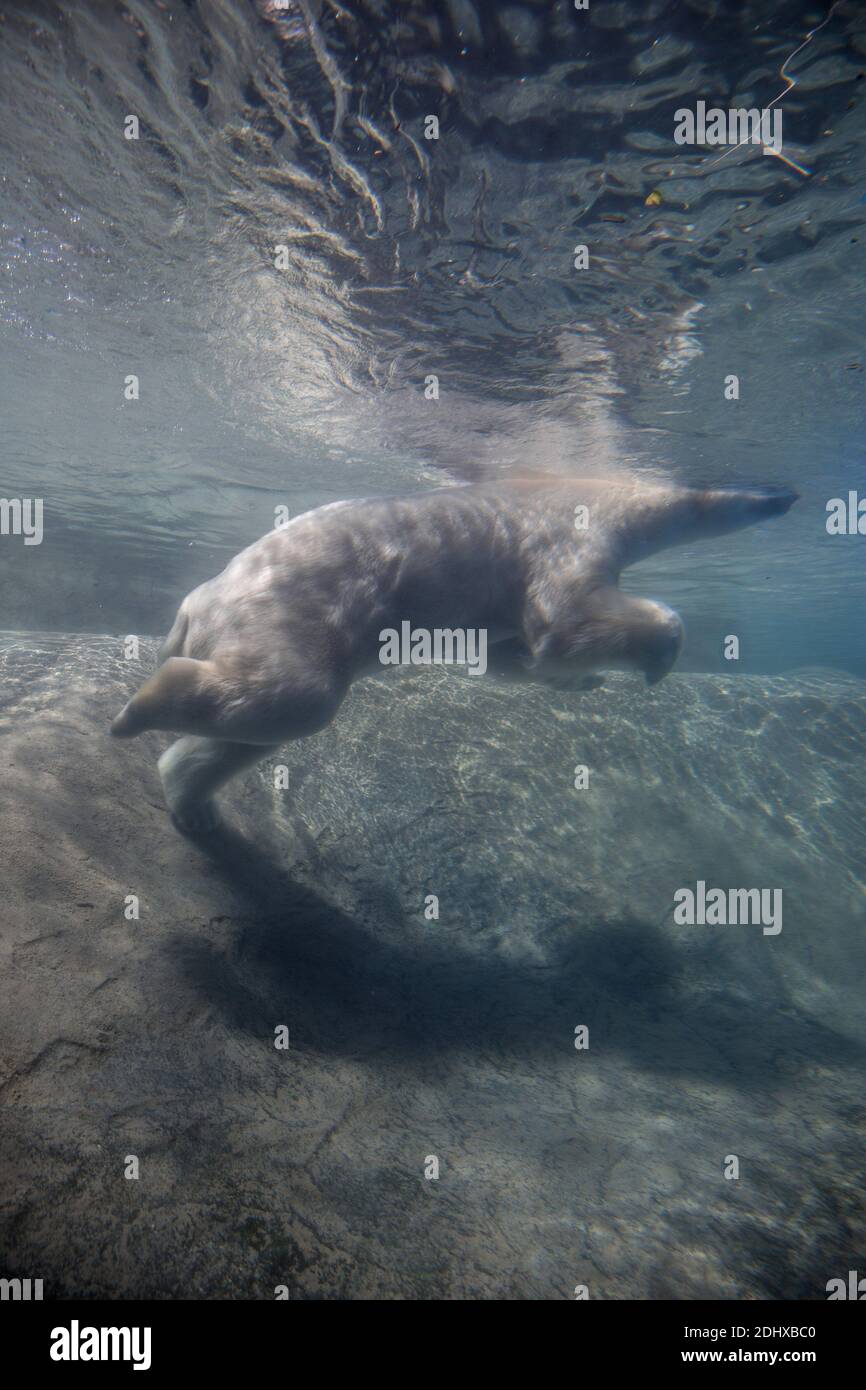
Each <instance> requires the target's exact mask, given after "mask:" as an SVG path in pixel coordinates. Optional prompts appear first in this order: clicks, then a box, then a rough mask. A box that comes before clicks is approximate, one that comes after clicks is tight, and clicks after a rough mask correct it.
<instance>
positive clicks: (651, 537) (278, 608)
mask: <svg viewBox="0 0 866 1390" xmlns="http://www.w3.org/2000/svg"><path fill="white" fill-rule="evenodd" d="M796 496H797V494H796V493H794V492H792V491H790V490H788V489H785V488H764V487H762V488H751V489H741V490H736V489H728V488H717V489H693V488H682V487H677V486H667V485H648V484H644V483H641V482H633V481H629V482H625V483H623V482H618V483H611V482H606V481H598V480H583V481H580V480H572V479H563V478H554V479H549V480H539V479H531V480H526V481H520V480H510V481H502V482H488V483H479V484H467V485H457V486H453V487H443V488H437V489H435V490H431V491H429V492H424V493H420V494H417V495H413V496H405V497H384V498H372V499H365V500H362V501H349V502H332V503H329V504H328V505H326V506H322V507H318V508H316V509H315V510H314V511H310V512H306V513H304V514H303V515H302V516H298V517H296V518H294V519H293V520H292V521H290V522H289V523H288V525H286V526H284V527H283V528H281V529H279V530H274V531H273V532H271V533H270V534H269V535H267V536H263V537H262V539H261V540H258V541H256V542H255V544H254V545H251V546H249V547H248V548H247V549H246V550H243V551H241V553H240V554H239V555H237V556H236V557H235V558H234V559H233V560H232V561H231V562H230V564H229V565H227V566H226V568H225V569H224V570H223V572H222V573H221V574H219V575H217V577H216V578H215V579H211V580H209V581H208V582H207V583H205V584H201V585H200V586H199V587H198V588H197V589H194V590H193V591H192V593H191V594H189V595H188V596H187V597H186V598H185V599H184V601H183V603H182V604H181V606H180V610H179V612H178V615H177V619H176V620H175V623H174V626H173V627H172V629H171V632H170V633H169V635H168V638H167V639H166V642H165V644H164V645H163V647H162V650H161V652H160V666H159V669H158V670H157V672H156V674H155V675H153V676H152V677H151V678H150V680H148V681H146V682H145V684H144V685H143V686H142V687H141V689H140V690H139V691H138V692H137V693H136V694H135V695H134V696H133V698H132V699H131V700H130V701H129V703H128V704H127V705H126V706H125V707H124V708H123V709H122V710H121V712H120V714H118V716H117V718H116V719H115V720H114V722H113V724H112V726H111V732H112V734H114V735H115V736H116V737H118V738H133V737H135V736H136V735H137V734H140V733H143V732H144V731H145V730H147V729H166V730H169V731H171V732H172V733H175V734H181V735H183V737H182V738H180V739H179V740H178V741H177V742H175V743H173V744H172V746H171V747H170V748H169V749H168V750H167V752H165V753H164V754H163V755H162V757H161V758H160V759H159V772H160V776H161V778H162V784H163V788H164V791H165V796H166V800H167V802H168V806H169V809H170V811H171V813H172V816H173V819H174V821H175V823H176V825H177V826H178V828H179V829H181V830H183V831H188V832H197V831H202V830H207V829H210V828H212V827H213V826H214V825H215V824H216V820H217V817H216V809H215V806H214V802H213V796H214V793H215V792H216V791H217V790H218V789H219V787H221V786H222V785H223V784H224V783H225V782H226V781H228V779H229V778H230V777H233V776H234V775H235V774H236V773H238V772H240V771H241V770H242V769H244V768H246V767H249V766H250V765H251V764H253V763H255V762H257V761H258V760H259V759H261V758H263V757H265V756H267V754H268V753H270V752H272V751H273V749H274V748H276V747H277V746H278V745H279V744H281V743H283V742H284V741H285V740H287V739H294V738H304V737H306V735H308V734H313V733H316V732H317V731H318V730H320V729H323V728H324V727H325V726H326V725H327V724H329V723H330V721H331V720H332V719H333V718H334V715H335V714H336V713H337V710H338V709H339V707H340V704H341V702H342V700H343V698H344V696H345V694H346V692H347V690H348V689H349V686H350V685H351V683H352V681H353V680H355V679H356V678H357V677H359V676H362V675H364V674H369V673H371V672H373V671H381V670H382V667H381V665H380V657H381V646H382V640H381V638H382V634H383V631H384V630H386V629H394V630H399V629H400V627H401V624H402V623H403V622H406V621H408V622H410V623H411V624H412V627H413V629H425V630H428V631H429V630H434V629H442V628H447V629H451V630H454V629H464V630H468V629H475V630H482V631H484V632H485V633H486V634H487V641H488V643H489V644H490V647H491V659H490V667H491V669H492V670H493V671H494V672H497V673H498V674H500V675H503V676H505V677H506V678H520V679H532V680H540V681H547V682H550V683H552V684H554V685H563V684H565V685H568V686H571V687H572V688H576V689H586V688H590V687H593V686H595V685H598V684H600V683H601V682H600V680H599V678H598V677H597V676H596V675H595V674H594V673H595V672H597V671H599V670H605V669H609V668H613V667H625V668H631V669H634V670H637V671H639V672H641V673H643V675H644V676H645V678H646V681H647V683H648V684H650V685H654V684H656V683H657V682H658V681H660V680H661V679H662V678H663V677H664V676H665V675H667V673H668V672H669V671H670V669H671V667H672V666H673V664H674V662H675V661H676V659H677V656H678V655H679V652H680V649H681V647H682V643H683V625H682V622H681V621H680V618H679V617H678V615H677V614H676V613H675V612H674V611H673V610H672V609H671V608H668V607H667V606H666V605H665V604H662V603H656V602H653V601H650V600H648V599H643V598H633V597H629V596H627V595H625V594H623V593H621V592H620V590H619V588H618V587H617V584H618V579H619V575H620V572H621V570H622V569H623V568H624V567H625V566H626V565H630V564H634V563H635V561H638V560H642V559H644V558H645V557H646V556H648V555H651V554H653V553H654V552H655V551H657V550H660V549H663V548H664V547H666V546H671V545H676V544H678V543H681V542H685V541H692V540H695V539H698V538H700V537H703V536H719V535H723V534H725V533H726V532H729V531H734V530H737V529H739V528H740V527H743V526H748V525H750V524H751V523H752V522H756V521H760V520H762V519H764V518H767V517H772V516H777V515H780V514H782V513H784V512H786V511H787V510H788V508H789V507H790V506H791V505H792V503H793V502H794V501H795V500H796Z"/></svg>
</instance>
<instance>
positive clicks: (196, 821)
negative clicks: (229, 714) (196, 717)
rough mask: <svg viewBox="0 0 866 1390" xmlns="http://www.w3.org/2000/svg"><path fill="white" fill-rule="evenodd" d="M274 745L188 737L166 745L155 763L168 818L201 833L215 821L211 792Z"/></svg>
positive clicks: (188, 830)
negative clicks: (170, 817)
mask: <svg viewBox="0 0 866 1390" xmlns="http://www.w3.org/2000/svg"><path fill="white" fill-rule="evenodd" d="M275 747H277V745H276V744H273V745H270V744H261V743H228V742H224V741H222V740H220V739H215V738H197V737H194V736H188V737H186V738H179V739H178V740H177V742H176V743H173V744H172V745H171V747H170V748H167V749H166V751H165V752H164V753H163V755H162V757H161V758H160V759H159V762H158V763H157V767H158V768H159V775H160V778H161V779H162V788H163V791H164V793H165V799H166V802H167V803H168V809H169V810H170V812H171V816H172V820H173V821H174V823H175V825H176V826H177V827H178V829H179V830H185V831H186V832H187V833H192V834H196V833H202V832H204V831H208V830H213V829H214V828H215V826H217V825H218V824H219V815H218V812H217V809H216V805H215V803H214V801H213V799H212V798H213V796H214V793H215V792H217V791H218V790H219V788H220V787H221V786H223V785H224V784H225V783H226V782H227V781H228V780H229V778H230V777H234V776H235V774H236V773H238V772H242V771H243V770H244V768H247V767H252V765H253V763H257V762H259V761H260V760H261V759H262V758H266V757H267V756H268V754H269V753H271V752H273V749H274V748H275Z"/></svg>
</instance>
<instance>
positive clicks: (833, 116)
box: [0, 0, 866, 1300]
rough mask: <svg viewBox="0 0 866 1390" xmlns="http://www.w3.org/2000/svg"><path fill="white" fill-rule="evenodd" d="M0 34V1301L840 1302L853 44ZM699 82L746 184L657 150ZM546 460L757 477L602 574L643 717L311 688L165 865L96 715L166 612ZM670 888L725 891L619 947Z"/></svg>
mask: <svg viewBox="0 0 866 1390" xmlns="http://www.w3.org/2000/svg"><path fill="white" fill-rule="evenodd" d="M0 20H2V23H0V151H2V160H0V165H2V172H0V392H2V403H3V410H2V427H3V451H2V455H3V461H2V485H0V491H2V504H3V505H2V509H0V522H2V527H0V531H2V534H0V732H2V734H3V741H2V746H3V748H4V749H5V752H6V762H5V766H4V778H3V780H2V784H0V845H2V858H3V864H4V867H5V874H4V880H5V892H4V898H3V908H2V914H0V919H2V924H3V930H2V942H0V947H2V949H0V1036H2V1046H0V1107H2V1124H0V1267H2V1273H3V1274H4V1275H8V1276H10V1277H11V1276H18V1277H21V1278H26V1277H33V1278H43V1279H44V1280H45V1285H46V1290H47V1291H48V1292H49V1293H50V1294H51V1295H52V1296H64V1297H77V1296H85V1297H104V1298H112V1299H125V1298H135V1297H149V1298H163V1299H164V1298H196V1299H232V1298H237V1299H241V1298H242V1299H253V1298H265V1299H272V1298H273V1297H274V1290H275V1289H276V1288H284V1289H286V1290H288V1293H289V1296H290V1297H291V1298H297V1299H305V1298H308V1299H309V1298H349V1299H370V1298H389V1299H406V1298H425V1299H434V1298H435V1299H446V1298H447V1299H461V1298H466V1299H470V1298H471V1299H563V1298H568V1299H571V1298H573V1297H574V1296H575V1292H574V1291H575V1289H576V1288H578V1287H581V1288H585V1289H587V1290H588V1291H589V1296H590V1297H592V1298H600V1299H622V1300H625V1299H683V1300H686V1299H698V1298H712V1299H741V1298H749V1299H780V1298H797V1299H824V1298H826V1297H827V1292H826V1291H827V1285H828V1281H830V1280H833V1279H835V1278H839V1277H842V1278H844V1277H846V1276H847V1272H848V1271H849V1270H851V1269H857V1268H859V1269H860V1270H861V1272H863V1273H866V1270H864V1269H863V1260H864V1253H863V1252H864V1233H866V1203H864V1196H863V1160H862V1155H863V1144H864V1137H866V1104H864V1100H863V1088H864V1079H866V1023H864V1015H863V1002H862V1001H863V994H864V986H866V943H864V935H863V923H864V892H866V881H864V868H863V865H864V839H863V820H864V792H863V787H864V773H866V747H864V737H866V685H864V679H866V643H864V639H863V632H864V628H863V613H864V602H866V566H864V553H866V552H864V547H866V470H864V466H863V441H862V434H863V429H862V426H863V389H864V373H866V355H864V353H866V347H864V330H863V325H864V322H866V282H864V268H866V178H864V171H866V160H864V146H866V121H864V103H866V11H864V10H863V8H862V7H861V6H859V5H858V4H856V3H854V0H837V3H836V4H832V5H831V4H829V3H828V4H826V5H824V4H822V5H806V4H802V3H799V2H798V3H794V2H793V0H792V2H791V3H783V2H782V0H779V2H778V3H776V0H763V3H761V0H753V3H746V4H738V5H736V6H732V5H728V4H723V3H719V2H718V0H676V2H674V0H671V3H665V0H634V3H632V2H631V0H630V3H628V4H625V3H620V2H619V0H610V3H601V2H600V0H591V3H590V4H589V6H588V7H587V8H586V9H582V10H578V9H577V8H576V7H575V5H574V4H573V3H571V0H520V3H514V4H507V5H503V4H493V3H485V4H482V3H479V0H425V2H424V3H423V4H422V3H419V2H418V0H339V3H337V0H287V3H277V0H257V3H241V0H209V2H208V3H207V4H206V5H205V4H197V3H193V0H188V2H187V3H174V0H128V3H125V4H124V3H110V4H109V3H105V4H102V3H97V0H83V3H80V4H79V3H76V4H57V3H51V2H50V0H34V2H33V3H27V4H18V3H14V0H13V3H11V4H6V5H4V7H3V14H2V16H0ZM777 98H778V99H780V100H779V101H778V102H777ZM698 102H704V103H705V104H706V106H707V107H708V108H721V109H723V110H725V111H727V110H730V109H736V110H741V109H752V108H759V109H768V110H770V109H773V107H774V106H775V108H776V109H777V110H781V112H782V116H783V122H784V126H783V129H784V140H783V144H782V146H781V148H780V150H779V151H777V152H776V153H767V152H766V151H765V150H764V149H762V148H760V147H759V146H756V145H754V144H746V145H743V146H740V147H736V146H735V145H733V144H728V145H726V146H724V147H713V146H708V145H706V144H700V143H698V144H692V145H689V144H679V143H677V141H676V140H675V128H676V124H677V122H676V112H677V111H678V110H679V109H681V108H687V109H690V110H691V109H693V108H695V107H696V104H697V103H698ZM433 117H435V119H436V122H438V126H436V127H435V128H434V129H432V130H431V126H430V120H431V118H433ZM131 118H133V119H132V123H131V124H130V122H131ZM580 247H585V248H586V254H587V263H586V265H585V267H583V268H580V267H579V266H578V265H577V264H576V262H578V261H580V259H581V258H580V256H579V255H578V250H577V249H578V248H580ZM431 383H432V385H431ZM550 474H555V475H559V476H561V477H564V478H587V477H589V478H593V479H602V480H604V481H605V483H606V484H608V485H610V486H611V487H612V488H619V487H626V486H631V485H633V484H635V483H636V482H637V483H647V484H658V483H659V482H660V481H662V482H671V483H677V484H682V485H687V486H692V487H714V488H721V487H723V488H729V489H733V488H754V487H765V486H771V487H780V488H781V487H785V488H793V489H795V490H796V492H797V493H798V494H799V500H798V501H797V503H796V505H795V506H794V507H793V508H792V510H791V511H790V513H789V514H788V515H786V516H784V517H779V518H777V519H774V520H770V521H767V522H762V523H761V524H759V525H755V526H753V527H750V528H749V529H746V530H742V531H737V532H735V533H733V534H730V535H724V536H716V537H714V538H713V537H710V538H707V539H699V538H698V539H694V540H692V541H690V542H689V543H688V544H685V545H682V546H678V547H677V548H672V549H665V550H662V551H661V552H660V553H658V554H655V555H654V556H652V557H651V558H649V559H647V560H646V561H645V562H643V563H640V564H637V565H635V566H634V567H633V568H631V569H629V570H627V571H626V573H625V575H624V577H623V589H624V590H626V591H627V592H628V593H629V594H634V595H641V596H645V597H647V598H651V599H654V600H658V601H661V602H663V603H665V604H668V605H670V606H671V607H673V608H674V609H675V610H676V611H677V612H678V613H679V614H681V616H682V618H683V621H684V623H685V631H686V640H685V645H684V648H683V651H682V654H681V656H680V658H679V661H678V663H677V665H676V668H675V669H674V671H673V673H672V674H671V675H670V676H668V678H667V679H665V680H664V681H663V682H662V683H661V684H660V685H659V686H658V687H657V688H654V689H652V690H651V691H648V690H647V689H646V688H645V686H644V684H643V682H642V681H638V680H637V679H635V676H634V674H633V673H622V672H616V673H614V674H613V675H612V676H610V677H607V678H606V679H605V683H604V686H603V687H602V688H600V689H593V690H589V691H586V692H582V693H575V692H568V691H562V690H553V689H550V688H549V687H546V686H544V685H540V684H526V685H523V684H521V685H515V686H512V685H506V684H503V683H499V682H497V681H495V680H492V679H490V680H475V679H473V678H472V677H471V676H470V675H468V674H467V673H466V672H464V671H459V670H444V669H436V670H432V671H427V672H424V673H422V674H420V675H419V674H417V673H415V672H412V671H408V670H397V671H394V672H391V673H389V674H388V675H387V677H383V678H381V679H380V678H376V679H370V680H361V681H359V682H358V683H357V684H356V685H355V686H354V687H353V689H352V691H351V694H350V696H349V698H348V699H347V700H346V702H345V704H344V705H343V707H342V708H341V709H340V711H339V714H338V715H337V717H336V719H335V720H334V721H333V723H331V724H329V725H328V727H327V728H325V729H323V730H322V731H321V732H317V733H316V734H314V735H313V736H312V737H310V738H307V739H300V740H297V741H294V742H291V743H285V744H284V745H282V746H281V747H280V748H279V750H278V751H276V752H273V753H269V754H268V756H267V757H266V758H265V759H264V761H263V762H262V763H261V764H260V765H259V766H258V767H257V768H256V769H254V770H252V771H250V772H248V773H247V774H246V775H245V776H243V777H240V778H238V779H237V780H236V781H234V782H232V783H231V784H230V786H229V787H228V788H227V789H226V791H225V792H224V794H223V796H222V798H221V804H222V805H223V806H224V810H225V823H224V824H223V825H222V826H221V828H220V829H219V830H218V831H217V832H216V833H215V834H214V836H213V837H211V838H210V839H207V838H206V837H205V838H189V837H184V836H183V835H181V834H180V833H178V830H177V829H176V828H175V827H174V826H173V825H172V823H171V820H170V818H169V816H168V813H167V810H166V806H165V802H164V799H163V795H162V790H161V786H160V780H159V777H158V775H157V770H156V760H157V758H158V757H159V755H160V754H161V752H162V751H163V749H164V748H165V747H166V746H167V742H168V738H167V735H166V734H165V733H158V732H155V731H149V732H146V733H145V734H144V735H143V736H142V737H141V738H140V739H135V740H131V741H128V742H122V743H121V742H117V741H114V740H111V739H110V737H109V734H108V729H109V725H110V723H111V720H112V719H113V718H114V717H115V716H116V715H117V713H118V711H119V710H120V709H121V708H122V707H123V705H124V704H125V702H126V701H127V700H128V699H129V698H130V696H131V695H132V694H133V693H134V691H135V690H136V689H137V688H138V687H139V686H140V685H141V683H142V681H143V680H144V679H145V678H146V677H147V676H148V675H149V674H150V672H151V671H153V670H154V668H155V667H156V665H157V660H158V658H157V650H158V644H159V641H160V640H161V639H162V637H163V636H164V635H165V634H166V633H167V632H168V630H169V628H170V627H171V624H172V622H173V621H174V618H175V614H176V612H177V609H178V605H179V604H180V602H181V600H182V599H183V598H184V596H185V595H186V594H187V593H188V592H189V591H190V590H191V589H193V588H194V587H195V586H197V585H199V584H201V583H202V582H204V581H205V580H208V579H209V578H211V577H212V576H214V575H215V574H217V573H218V571H220V570H221V569H222V568H223V567H224V566H225V565H226V564H227V563H228V561H229V560H230V559H231V558H232V556H234V555H235V554H236V553H237V552H238V551H239V550H241V549H242V548H243V547H245V546H247V545H249V544H250V543H252V542H253V541H255V540H256V539H257V538H258V537H260V536H262V535H264V534H265V533H267V532H268V531H270V530H271V529H272V528H273V527H274V524H275V516H276V515H277V510H278V509H281V508H283V509H286V511H287V512H288V514H289V515H290V516H292V517H296V516H298V515H299V514H300V513H302V512H304V511H306V510H307V509H309V508H313V507H318V506H320V505H322V504H325V503H329V502H333V501H336V500H340V499H345V498H363V497H369V496H379V495H384V494H387V495H390V494H402V493H416V492H423V491H425V490H429V489H434V488H439V487H442V486H443V485H448V484H455V483H476V482H483V481H488V480H491V479H504V478H520V477H523V476H533V477H535V476H537V475H550ZM861 498H862V499H863V513H864V515H863V517H862V518H861V517H860V513H859V510H858V506H859V502H860V499H861ZM16 499H17V501H18V502H19V503H21V504H22V506H23V504H24V503H28V504H29V503H32V502H33V500H34V499H39V501H40V505H41V507H42V511H41V527H40V534H39V536H38V543H29V542H36V541H37V536H36V534H35V533H33V534H31V535H29V536H28V535H26V534H24V533H23V530H22V527H21V526H20V525H16V524H15V517H16V512H15V507H14V505H13V504H14V503H15V501H16ZM19 514H20V516H22V517H25V518H26V516H27V514H28V513H27V510H26V507H24V508H23V510H22V511H21V512H20V513H19ZM840 516H843V522H842V524H841V525H836V524H835V523H834V519H836V518H838V517H840ZM858 521H861V522H862V529H860V528H858ZM133 638H134V639H137V640H136V641H132V642H131V640H130V639H133ZM732 638H735V639H736V643H735V646H734V648H733V649H732V646H731V639H732ZM578 767H582V768H585V769H586V770H587V773H588V782H586V783H585V784H583V785H579V783H580V778H579V777H578V776H577V775H576V769H577V768H578ZM700 884H704V885H706V887H707V890H710V889H718V890H722V891H723V892H724V893H725V894H728V893H730V892H735V891H741V892H742V891H744V890H753V889H759V890H762V892H763V893H764V894H765V895H766V897H765V898H763V899H762V907H761V911H762V913H764V905H765V904H766V905H767V911H766V913H764V915H763V916H762V918H761V920H760V921H752V922H745V923H744V922H737V923H733V924H730V923H724V922H720V921H712V920H709V921H704V922H701V921H699V922H697V923H695V924H691V923H689V922H687V921H682V920H678V913H677V911H676V904H677V902H678V901H679V900H678V898H677V896H676V895H677V894H679V893H681V892H682V891H683V890H685V889H688V890H689V891H692V890H694V892H695V894H696V897H697V896H698V895H699V891H700V890H699V888H698V885H700ZM774 895H776V896H774ZM431 902H435V910H433V909H431ZM131 903H132V906H131V905H130V904H131ZM782 905H783V906H782ZM777 907H778V911H777V910H776V909H777ZM771 909H772V911H771ZM680 915H681V914H680ZM280 1029H287V1030H288V1033H287V1035H286V1036H287V1038H288V1045H287V1046H285V1047H283V1046H281V1045H279V1038H277V1043H276V1045H275V1036H276V1035H277V1034H278V1030H280ZM129 1156H134V1157H135V1158H136V1160H137V1164H138V1166H139V1178H138V1180H137V1181H129V1180H128V1174H127V1173H126V1172H125V1169H126V1168H127V1167H128V1161H129ZM434 1160H435V1162H434ZM732 1160H735V1162H733V1161H732ZM858 1261H859V1265H858Z"/></svg>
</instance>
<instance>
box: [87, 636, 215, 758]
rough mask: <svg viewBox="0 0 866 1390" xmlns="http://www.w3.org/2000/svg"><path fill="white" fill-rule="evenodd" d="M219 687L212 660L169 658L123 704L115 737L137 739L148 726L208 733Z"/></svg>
mask: <svg viewBox="0 0 866 1390" xmlns="http://www.w3.org/2000/svg"><path fill="white" fill-rule="evenodd" d="M217 688H218V682H217V674H216V669H215V667H214V666H213V664H212V663H211V662H210V661H193V660H192V658H191V657H188V656H172V657H169V659H168V661H166V662H165V663H164V664H163V665H162V666H160V668H159V670H158V671H157V672H156V674H155V675H153V676H151V678H150V680H148V681H145V683H144V685H143V686H142V687H141V689H140V690H139V691H138V692H137V693H136V694H135V695H133V697H132V699H131V700H130V701H129V703H128V704H127V705H125V706H124V707H123V709H122V710H121V711H120V714H119V715H118V716H117V718H116V719H115V720H114V723H113V724H112V725H111V732H112V734H113V735H114V737H115V738H135V736H136V735H137V734H143V733H144V732H145V730H147V729H168V730H170V731H171V732H172V733H177V734H196V733H198V732H199V730H201V732H203V733H207V732H208V728H209V724H210V721H211V720H212V717H213V707H214V705H215V696H216V692H217Z"/></svg>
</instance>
